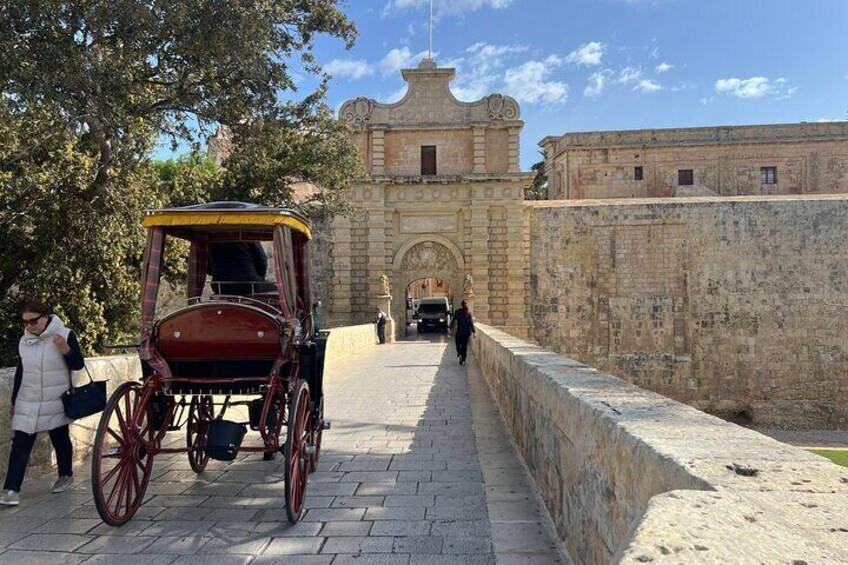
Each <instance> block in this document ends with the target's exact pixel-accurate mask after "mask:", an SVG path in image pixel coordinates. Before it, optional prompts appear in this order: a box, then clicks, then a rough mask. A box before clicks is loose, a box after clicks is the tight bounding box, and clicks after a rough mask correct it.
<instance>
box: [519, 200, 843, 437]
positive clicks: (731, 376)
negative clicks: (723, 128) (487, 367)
mask: <svg viewBox="0 0 848 565" xmlns="http://www.w3.org/2000/svg"><path fill="white" fill-rule="evenodd" d="M526 210H527V211H528V214H529V216H530V218H529V223H530V229H531V259H530V273H531V293H532V294H531V307H532V326H533V331H534V334H533V335H534V337H535V339H536V340H537V341H538V342H539V343H540V344H541V345H543V346H545V347H549V348H551V349H553V350H555V351H557V352H561V353H565V354H567V355H569V356H570V357H573V358H575V359H578V360H580V361H581V362H583V363H586V364H588V365H591V366H593V367H597V368H598V369H601V370H604V371H609V372H611V373H613V374H615V375H618V376H620V377H623V378H626V379H627V380H629V381H631V382H633V383H634V384H636V385H638V386H640V387H642V388H646V389H649V390H653V391H655V392H658V393H660V394H663V395H665V396H668V397H670V398H674V399H676V400H679V401H681V402H685V403H687V404H690V405H692V406H695V407H697V408H699V409H702V410H705V411H707V412H710V413H714V414H718V415H721V416H723V417H731V418H732V417H739V418H740V419H743V420H746V419H750V420H752V421H753V422H754V423H756V424H762V425H789V426H793V427H829V428H841V427H848V245H846V233H848V197H846V196H844V195H826V196H775V197H727V198H702V199H687V200H680V199H644V200H639V199H637V200H617V201H610V200H606V201H580V202H539V203H537V202H532V203H527V207H526Z"/></svg>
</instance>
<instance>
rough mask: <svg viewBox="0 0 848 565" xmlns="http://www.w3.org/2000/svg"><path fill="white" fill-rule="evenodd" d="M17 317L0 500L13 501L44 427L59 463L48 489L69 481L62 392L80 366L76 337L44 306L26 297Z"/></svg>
mask: <svg viewBox="0 0 848 565" xmlns="http://www.w3.org/2000/svg"><path fill="white" fill-rule="evenodd" d="M21 322H22V323H23V326H24V335H23V337H22V338H21V341H20V345H19V346H18V351H19V353H20V358H21V359H20V361H19V362H18V367H17V370H16V371H15V384H14V388H13V390H12V402H11V406H10V408H9V415H10V416H11V418H12V429H13V430H14V431H15V436H14V438H13V439H12V451H11V453H10V454H9V471H8V472H7V473H6V483H5V485H4V487H3V495H2V496H0V504H2V505H6V506H17V505H18V504H19V493H20V491H21V484H23V481H24V475H25V474H26V468H27V464H28V463H29V456H30V453H31V452H32V447H33V445H34V444H35V438H36V437H37V436H38V432H44V431H47V432H49V434H50V441H51V443H52V444H53V449H55V450H56V460H57V462H58V465H59V479H58V480H57V481H56V484H54V485H53V492H63V491H65V490H67V489H68V487H70V486H71V483H73V474H74V473H73V467H72V460H73V446H72V445H71V436H70V433H69V431H68V424H70V423H71V420H70V419H69V418H68V417H66V416H65V410H64V407H63V405H62V394H63V393H64V392H65V391H67V390H68V388H70V386H71V371H72V370H73V371H77V370H79V369H82V368H83V366H84V365H85V359H83V356H82V352H81V351H80V346H79V342H78V341H77V338H76V336H75V335H74V333H73V332H72V331H70V330H69V329H68V328H66V327H65V324H63V323H62V320H60V319H59V317H58V316H56V315H55V314H53V313H52V312H51V310H50V308H49V307H47V306H46V305H44V304H41V303H39V302H28V303H27V304H25V305H24V307H23V313H22V314H21Z"/></svg>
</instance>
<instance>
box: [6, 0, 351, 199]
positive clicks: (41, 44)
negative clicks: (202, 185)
mask: <svg viewBox="0 0 848 565" xmlns="http://www.w3.org/2000/svg"><path fill="white" fill-rule="evenodd" d="M337 4H338V0H275V1H274V2H269V1H267V0H242V1H239V2H234V1H231V0H146V1H141V0H120V1H113V2H105V1H103V0H73V1H69V0H64V1H63V0H39V1H38V2H33V1H31V0H6V1H4V2H3V5H2V7H0V79H2V88H3V92H4V94H5V95H7V96H9V97H10V99H12V100H14V101H15V104H16V105H18V106H19V107H21V108H27V107H30V106H33V105H36V106H40V107H47V108H52V109H54V110H55V112H56V114H57V115H61V116H63V117H64V118H65V119H66V120H67V122H68V124H69V125H70V126H71V127H76V128H79V129H81V130H82V129H84V130H85V131H87V133H88V135H89V136H90V138H91V140H92V142H93V143H94V145H95V146H96V147H97V170H96V173H97V174H96V175H95V176H94V177H92V179H91V181H90V183H91V185H92V186H94V187H96V188H97V189H99V190H101V191H102V190H104V189H106V188H108V186H109V184H110V182H111V178H112V171H111V168H112V166H113V165H114V163H115V157H116V153H117V152H119V151H121V150H122V148H123V150H126V149H128V148H127V144H128V143H131V142H132V139H133V138H134V134H135V131H136V129H137V127H138V126H142V127H146V128H149V129H151V130H153V131H155V132H156V133H157V134H165V135H169V136H172V138H173V139H174V140H176V139H177V138H184V139H190V140H194V141H197V133H196V132H195V130H194V127H193V126H194V123H195V122H194V121H193V119H196V120H197V123H199V125H200V126H201V127H200V132H199V133H200V135H203V134H205V133H208V127H211V126H214V125H215V124H217V123H223V124H230V125H234V124H238V123H239V122H240V121H241V120H243V119H245V118H252V117H256V116H262V115H265V114H266V113H267V112H269V111H272V110H273V109H274V108H275V107H276V106H277V105H278V101H279V98H280V95H281V93H282V92H285V91H294V90H296V87H295V81H294V79H293V78H292V76H291V71H292V69H293V68H294V69H298V68H300V69H302V70H303V71H304V72H305V73H306V74H316V73H318V72H319V70H320V69H319V68H318V66H317V64H316V63H315V60H314V56H313V54H312V48H313V43H314V39H315V36H316V35H317V34H322V33H323V34H329V35H331V36H335V37H339V38H341V39H343V40H344V41H345V42H346V44H347V45H348V46H349V45H350V44H351V43H352V41H353V39H354V37H355V34H356V31H355V28H354V27H353V24H351V23H350V22H349V21H348V20H347V18H346V17H345V15H344V14H343V13H342V12H341V11H340V10H339V9H338V7H337ZM138 157H139V158H143V157H144V156H143V155H138Z"/></svg>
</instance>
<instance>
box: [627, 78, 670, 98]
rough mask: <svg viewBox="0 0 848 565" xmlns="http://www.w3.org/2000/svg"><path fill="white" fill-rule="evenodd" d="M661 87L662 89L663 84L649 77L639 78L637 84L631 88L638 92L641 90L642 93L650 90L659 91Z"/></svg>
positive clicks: (647, 92)
mask: <svg viewBox="0 0 848 565" xmlns="http://www.w3.org/2000/svg"><path fill="white" fill-rule="evenodd" d="M662 89H663V86H662V85H661V84H660V83H658V82H656V81H653V80H651V79H647V78H646V79H642V80H640V81H639V84H637V85H636V86H635V87H634V88H633V90H636V91H638V92H642V93H644V94H650V93H652V92H659V91H660V90H662Z"/></svg>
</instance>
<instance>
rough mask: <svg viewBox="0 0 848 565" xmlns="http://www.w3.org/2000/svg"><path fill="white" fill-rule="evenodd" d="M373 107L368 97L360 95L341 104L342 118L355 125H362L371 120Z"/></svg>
mask: <svg viewBox="0 0 848 565" xmlns="http://www.w3.org/2000/svg"><path fill="white" fill-rule="evenodd" d="M373 109H374V102H373V101H371V100H370V99H368V98H365V97H363V96H360V97H359V98H355V99H353V100H348V101H347V102H345V103H344V106H342V111H341V116H342V119H344V120H347V121H348V122H350V123H351V124H353V125H355V126H364V125H366V124H368V122H370V121H371V111H372V110H373Z"/></svg>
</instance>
